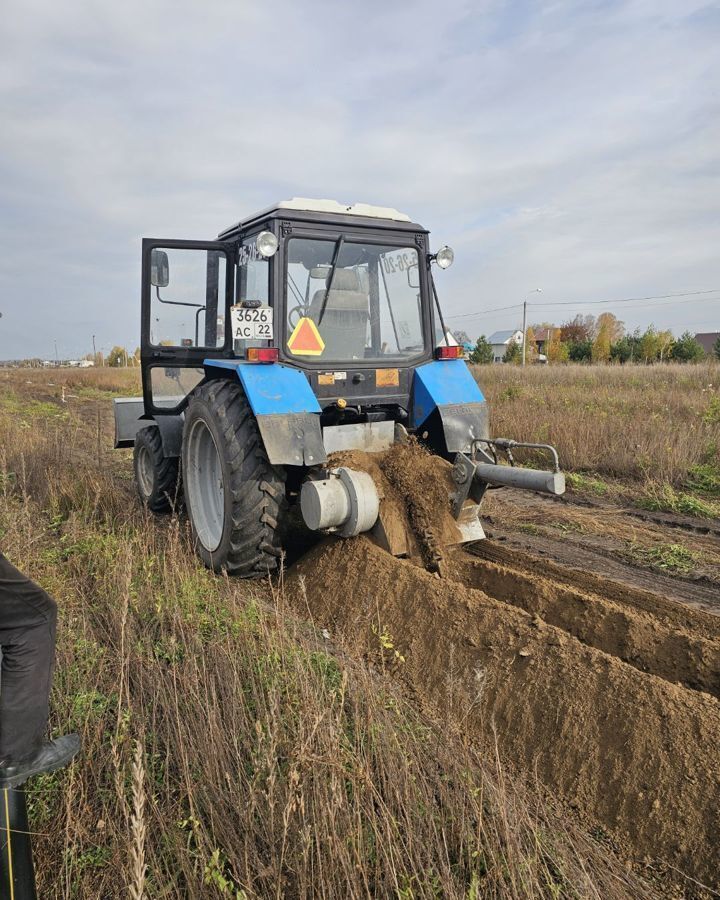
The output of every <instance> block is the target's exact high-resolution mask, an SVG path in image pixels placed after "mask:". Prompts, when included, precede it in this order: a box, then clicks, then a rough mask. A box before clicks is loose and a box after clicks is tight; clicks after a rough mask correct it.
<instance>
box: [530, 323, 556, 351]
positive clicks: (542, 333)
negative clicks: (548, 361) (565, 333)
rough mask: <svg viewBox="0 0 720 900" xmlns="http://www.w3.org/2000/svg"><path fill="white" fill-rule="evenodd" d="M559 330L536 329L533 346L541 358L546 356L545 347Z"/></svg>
mask: <svg viewBox="0 0 720 900" xmlns="http://www.w3.org/2000/svg"><path fill="white" fill-rule="evenodd" d="M556 331H560V329H559V328H538V329H537V331H536V332H535V344H536V346H537V351H538V353H539V354H540V355H541V356H545V355H547V345H548V343H549V342H550V341H551V340H552V339H553V335H554V334H555V332H556Z"/></svg>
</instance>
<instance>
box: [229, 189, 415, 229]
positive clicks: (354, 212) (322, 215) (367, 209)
mask: <svg viewBox="0 0 720 900" xmlns="http://www.w3.org/2000/svg"><path fill="white" fill-rule="evenodd" d="M268 219H290V220H292V221H301V222H303V221H304V222H313V223H319V222H322V223H325V224H328V225H340V226H342V225H345V226H348V227H351V226H353V225H362V226H365V227H372V228H392V229H395V230H401V231H414V232H418V231H420V232H423V233H427V229H425V228H423V227H422V225H418V224H417V223H415V222H413V221H412V220H411V219H410V216H407V215H405V213H401V212H398V210H396V209H393V208H392V207H390V206H371V205H370V204H368V203H353V204H350V205H348V204H347V203H338V202H337V200H311V199H308V198H306V197H293V198H292V200H281V201H280V202H279V203H276V204H275V205H274V206H269V207H268V208H267V209H263V210H261V211H260V212H257V213H253V215H251V216H247V217H246V218H245V219H241V220H240V221H239V222H236V223H235V224H234V225H231V226H230V227H229V228H226V229H224V230H223V231H221V232H220V234H219V236H218V237H219V238H220V239H224V238H229V237H233V236H235V235H236V234H237V233H238V232H241V231H247V230H248V229H250V228H252V226H254V225H256V224H260V223H261V222H263V221H267V220H268Z"/></svg>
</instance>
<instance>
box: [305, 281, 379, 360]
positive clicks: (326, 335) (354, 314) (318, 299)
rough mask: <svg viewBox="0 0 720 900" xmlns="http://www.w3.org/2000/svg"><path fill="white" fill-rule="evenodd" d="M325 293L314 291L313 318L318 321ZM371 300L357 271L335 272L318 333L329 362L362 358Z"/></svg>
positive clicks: (311, 306)
mask: <svg viewBox="0 0 720 900" xmlns="http://www.w3.org/2000/svg"><path fill="white" fill-rule="evenodd" d="M324 296H325V291H324V290H319V291H315V294H314V295H313V298H312V301H311V303H310V317H311V318H312V319H313V321H315V322H316V323H317V322H318V319H319V318H320V310H321V309H322V303H323V297H324ZM369 304H370V298H369V295H368V294H367V292H366V291H363V290H362V284H361V283H360V278H359V276H358V273H357V272H356V271H355V269H336V270H335V277H334V278H333V287H332V290H331V291H330V292H329V294H328V299H327V304H326V305H325V314H324V315H323V320H322V324H320V325H319V331H320V334H321V335H322V339H323V341H325V351H324V353H323V356H325V357H326V358H328V359H363V358H364V356H365V345H366V343H367V323H368V319H369Z"/></svg>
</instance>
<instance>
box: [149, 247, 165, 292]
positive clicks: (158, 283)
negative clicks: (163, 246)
mask: <svg viewBox="0 0 720 900" xmlns="http://www.w3.org/2000/svg"><path fill="white" fill-rule="evenodd" d="M169 283H170V265H169V263H168V255H167V253H166V252H165V251H164V250H151V251H150V284H151V285H152V286H153V287H167V286H168V284H169Z"/></svg>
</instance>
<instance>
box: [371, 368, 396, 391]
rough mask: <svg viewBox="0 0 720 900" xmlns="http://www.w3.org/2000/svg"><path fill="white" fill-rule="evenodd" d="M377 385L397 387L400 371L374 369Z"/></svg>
mask: <svg viewBox="0 0 720 900" xmlns="http://www.w3.org/2000/svg"><path fill="white" fill-rule="evenodd" d="M375 384H376V386H377V387H399V386H400V371H399V370H398V369H375Z"/></svg>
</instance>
